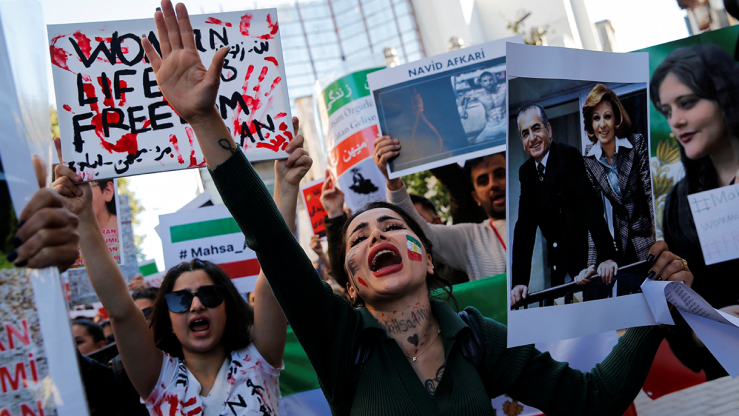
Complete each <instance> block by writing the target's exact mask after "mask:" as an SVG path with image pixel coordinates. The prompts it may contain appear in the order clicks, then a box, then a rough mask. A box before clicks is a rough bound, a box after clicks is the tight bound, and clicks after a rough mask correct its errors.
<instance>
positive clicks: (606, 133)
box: [592, 100, 616, 146]
mask: <svg viewBox="0 0 739 416" xmlns="http://www.w3.org/2000/svg"><path fill="white" fill-rule="evenodd" d="M615 119H616V117H615V114H614V112H613V106H612V105H611V103H610V101H605V100H603V101H601V102H600V103H599V104H598V105H596V106H595V108H594V109H593V119H592V122H593V133H594V134H595V137H596V138H597V139H598V141H599V142H600V144H601V146H603V145H606V144H609V143H611V142H613V140H614V138H615V137H616V122H615Z"/></svg>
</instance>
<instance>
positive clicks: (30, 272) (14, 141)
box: [0, 3, 88, 416]
mask: <svg viewBox="0 0 739 416" xmlns="http://www.w3.org/2000/svg"><path fill="white" fill-rule="evenodd" d="M27 7H28V8H27V9H26V10H25V12H24V13H25V15H23V14H21V13H20V10H19V8H18V7H17V4H16V5H12V4H8V3H4V4H0V126H2V129H0V245H1V247H2V248H1V249H0V297H1V298H2V307H0V379H1V380H2V383H1V384H2V386H1V387H2V389H1V390H0V413H2V414H3V415H31V414H34V415H41V414H45V415H59V416H73V415H86V414H88V409H87V404H86V401H85V396H84V390H83V386H82V382H81V379H80V374H79V370H78V367H77V360H76V357H75V350H74V348H75V347H74V342H73V340H72V331H71V328H70V325H69V320H68V318H67V309H66V299H65V296H64V294H63V293H62V282H61V280H60V276H59V271H58V269H57V268H56V267H51V268H47V269H27V268H18V267H15V266H14V264H13V263H11V262H10V261H8V259H7V255H9V254H11V253H13V252H14V250H15V249H16V247H15V245H14V244H13V240H14V237H15V235H16V233H17V231H18V229H19V227H20V224H19V222H18V215H19V214H20V213H21V212H23V209H24V208H25V207H26V205H27V204H28V202H29V201H30V200H31V198H32V197H33V195H34V194H35V193H36V192H37V191H38V189H39V182H38V180H37V177H36V172H35V171H34V168H33V164H32V160H31V154H30V152H29V150H30V148H35V146H29V143H33V142H35V141H40V140H42V137H38V136H33V137H30V136H29V135H30V134H32V132H33V131H34V129H33V128H32V125H45V126H47V127H46V130H45V131H43V134H44V136H43V138H44V139H46V140H47V141H48V131H49V127H48V126H49V112H48V106H43V107H41V108H40V109H39V108H38V107H37V108H34V97H33V93H34V92H35V91H36V90H35V89H34V87H31V88H30V89H29V90H28V91H27V90H26V89H24V84H25V82H24V80H25V81H28V79H27V78H24V77H22V76H19V74H17V73H16V71H17V69H18V68H17V67H15V66H14V65H13V64H12V63H11V61H13V60H14V59H16V58H17V59H19V60H23V59H25V58H24V57H23V56H22V54H23V53H25V51H24V50H23V49H19V48H17V47H15V46H13V47H8V44H9V43H11V42H9V40H10V36H9V34H14V35H16V36H20V37H22V38H23V39H14V40H13V43H15V42H18V43H20V44H23V45H25V46H27V47H31V48H37V49H40V47H43V43H42V42H41V43H40V44H39V43H35V44H34V42H33V41H29V39H32V40H33V39H34V37H33V35H30V36H29V37H28V38H25V37H24V36H22V35H28V34H29V33H30V32H33V31H38V30H42V27H43V25H42V22H41V10H40V6H38V5H37V4H30V5H28V6H27ZM29 12H30V14H29ZM34 13H35V14H34ZM21 16H23V19H20V17H21ZM36 40H38V39H36ZM38 64H40V63H38ZM32 81H33V82H36V83H38V82H39V80H38V79H35V80H32ZM44 85H46V84H45V82H44ZM43 95H44V96H46V91H44V92H43Z"/></svg>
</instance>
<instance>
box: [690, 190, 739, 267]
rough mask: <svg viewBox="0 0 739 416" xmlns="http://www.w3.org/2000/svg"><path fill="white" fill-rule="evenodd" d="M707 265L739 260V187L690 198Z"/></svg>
mask: <svg viewBox="0 0 739 416" xmlns="http://www.w3.org/2000/svg"><path fill="white" fill-rule="evenodd" d="M688 201H689V203H690V210H691V211H692V212H693V220H694V221H695V228H696V230H697V231H698V238H699V239H700V243H701V247H702V248H703V258H704V259H705V260H706V264H715V263H721V262H723V261H727V260H733V259H736V258H739V185H731V186H724V187H721V188H717V189H713V190H710V191H705V192H699V193H697V194H692V195H688Z"/></svg>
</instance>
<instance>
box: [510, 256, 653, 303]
mask: <svg viewBox="0 0 739 416" xmlns="http://www.w3.org/2000/svg"><path fill="white" fill-rule="evenodd" d="M647 266H648V264H647V262H646V261H639V262H636V263H632V264H628V265H626V266H623V267H620V268H619V269H618V272H636V271H638V270H641V269H644V277H645V278H646V275H647V270H648V268H647ZM617 280H618V274H616V276H613V281H614V282H615V281H617ZM595 285H601V286H602V285H605V283H603V280H602V279H601V277H600V276H598V275H597V274H596V275H593V276H592V277H591V278H590V281H589V282H588V283H585V284H583V285H578V284H577V283H575V282H568V283H565V284H563V285H559V286H555V287H550V288H548V289H544V290H540V291H538V292H532V293H529V295H528V296H527V297H526V299H521V301H520V302H519V303H518V305H517V306H515V307H512V308H511V309H512V310H519V309H521V308H523V309H528V307H529V305H533V304H536V303H538V304H539V307H543V306H544V304H545V302H546V301H548V300H549V301H551V302H554V299H558V298H561V297H564V298H565V303H572V297H573V296H574V294H575V293H578V292H582V291H584V290H586V289H588V288H592V287H593V286H595ZM567 295H573V296H567ZM568 299H569V301H568Z"/></svg>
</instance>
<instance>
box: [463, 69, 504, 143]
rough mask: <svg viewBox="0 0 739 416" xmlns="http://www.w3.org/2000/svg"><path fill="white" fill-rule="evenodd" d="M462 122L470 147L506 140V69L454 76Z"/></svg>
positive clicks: (478, 70) (478, 71)
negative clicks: (491, 141) (489, 141)
mask: <svg viewBox="0 0 739 416" xmlns="http://www.w3.org/2000/svg"><path fill="white" fill-rule="evenodd" d="M452 87H453V88H454V93H455V95H456V96H457V110H458V111H459V121H460V122H461V123H462V128H464V132H465V133H466V134H467V140H468V141H469V142H470V144H477V143H483V142H486V141H488V140H495V139H498V140H500V139H501V138H503V139H505V133H506V130H505V127H506V119H505V114H506V101H505V100H506V79H505V65H498V66H493V67H488V68H481V69H477V70H475V71H470V72H466V73H463V74H459V75H454V76H452Z"/></svg>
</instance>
